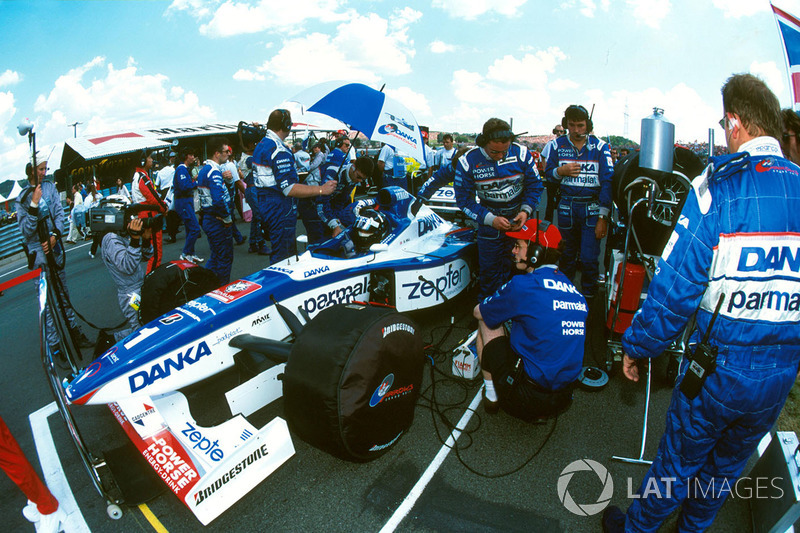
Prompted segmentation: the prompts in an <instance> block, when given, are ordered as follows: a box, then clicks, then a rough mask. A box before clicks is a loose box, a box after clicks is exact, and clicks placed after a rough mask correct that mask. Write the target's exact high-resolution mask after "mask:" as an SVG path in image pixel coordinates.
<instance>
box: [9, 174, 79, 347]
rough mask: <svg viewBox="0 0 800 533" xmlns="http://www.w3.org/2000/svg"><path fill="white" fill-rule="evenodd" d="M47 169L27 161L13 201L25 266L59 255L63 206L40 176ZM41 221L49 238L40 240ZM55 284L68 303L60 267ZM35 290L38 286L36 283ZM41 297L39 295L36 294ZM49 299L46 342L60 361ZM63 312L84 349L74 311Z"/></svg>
mask: <svg viewBox="0 0 800 533" xmlns="http://www.w3.org/2000/svg"><path fill="white" fill-rule="evenodd" d="M46 172H47V161H42V162H40V163H38V164H37V165H36V169H35V172H34V169H33V165H32V164H31V163H28V165H27V166H26V167H25V173H26V174H27V175H28V186H27V187H26V188H25V189H23V191H22V192H21V193H20V195H19V196H17V201H16V205H15V207H16V211H17V223H18V224H19V231H20V233H22V237H23V239H24V243H23V248H24V249H25V253H26V255H27V256H28V268H29V269H31V270H33V269H34V268H42V267H43V266H44V265H45V263H46V261H47V259H46V254H50V253H53V254H57V255H60V254H63V253H64V249H63V245H62V244H61V243H60V237H61V235H62V234H63V233H64V208H63V207H62V206H61V196H60V195H59V194H58V190H57V189H56V186H55V184H54V183H52V182H50V181H47V180H45V179H44V177H45V174H46ZM40 224H43V225H44V227H45V230H46V233H47V235H48V236H49V238H48V239H47V240H46V241H44V242H41V241H40V237H39V225H40ZM57 275H58V280H59V283H58V285H59V287H58V290H59V292H60V294H61V297H62V299H63V301H65V302H69V293H68V292H67V276H66V274H65V272H64V269H63V268H62V269H58V270H57ZM36 288H37V290H39V289H40V288H41V285H40V284H38V283H37V284H36ZM40 297H41V295H40ZM50 305H51V302H48V306H47V307H46V308H45V311H44V313H45V331H46V336H47V344H49V345H50V350H51V351H52V352H53V355H54V356H55V357H56V358H57V360H60V361H62V362H64V361H66V359H65V358H64V354H63V352H61V350H60V349H59V344H60V340H61V338H60V337H59V335H58V331H57V330H56V326H55V322H54V321H53V315H52V309H51V308H50ZM65 313H66V316H67V319H68V321H69V328H70V333H71V334H72V338H73V339H74V340H75V344H76V345H77V346H78V347H79V348H88V347H90V346H92V345H93V343H92V342H91V341H90V340H89V339H87V338H86V335H84V334H83V331H81V329H80V327H79V326H78V320H77V318H76V317H75V312H74V311H73V310H72V308H71V307H69V306H66V308H65Z"/></svg>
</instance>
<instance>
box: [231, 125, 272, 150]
mask: <svg viewBox="0 0 800 533" xmlns="http://www.w3.org/2000/svg"><path fill="white" fill-rule="evenodd" d="M236 134H237V135H238V136H239V139H241V141H242V146H243V147H244V146H245V145H247V144H251V143H252V144H258V143H259V142H261V139H263V138H264V137H266V136H267V127H266V126H262V125H261V124H258V125H256V124H250V123H249V122H245V121H243V120H242V121H240V122H239V126H238V129H237V130H236Z"/></svg>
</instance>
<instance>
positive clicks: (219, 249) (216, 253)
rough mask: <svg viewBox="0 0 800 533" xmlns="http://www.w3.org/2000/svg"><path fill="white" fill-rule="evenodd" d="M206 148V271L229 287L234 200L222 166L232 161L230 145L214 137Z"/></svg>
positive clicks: (201, 182) (202, 176)
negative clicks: (232, 206) (220, 166)
mask: <svg viewBox="0 0 800 533" xmlns="http://www.w3.org/2000/svg"><path fill="white" fill-rule="evenodd" d="M206 146H207V148H208V151H209V153H211V158H209V159H207V160H206V162H205V164H204V165H203V168H202V169H200V173H199V174H198V175H197V190H198V192H199V193H200V217H201V219H202V221H203V222H202V225H203V231H205V232H206V237H208V246H209V248H211V255H210V257H209V258H208V263H206V268H207V269H209V270H210V271H212V272H213V273H214V274H216V275H217V278H218V279H219V282H220V284H221V285H226V284H227V283H228V282H229V281H230V279H231V267H232V266H233V229H232V226H233V213H231V210H230V204H231V197H230V195H229V194H228V188H227V187H226V186H225V181H224V179H223V177H222V172H220V168H219V165H220V164H221V163H225V162H227V161H228V152H227V150H226V148H227V144H226V143H225V139H223V138H221V137H212V138H211V139H209V141H208V144H207V145H206Z"/></svg>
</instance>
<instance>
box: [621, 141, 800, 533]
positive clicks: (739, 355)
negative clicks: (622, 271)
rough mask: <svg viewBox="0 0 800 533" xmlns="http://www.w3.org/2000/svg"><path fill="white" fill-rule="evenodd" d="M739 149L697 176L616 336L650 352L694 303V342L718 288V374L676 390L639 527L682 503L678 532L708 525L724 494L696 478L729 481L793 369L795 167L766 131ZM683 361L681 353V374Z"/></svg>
mask: <svg viewBox="0 0 800 533" xmlns="http://www.w3.org/2000/svg"><path fill="white" fill-rule="evenodd" d="M740 150H741V152H739V153H736V154H732V155H728V156H722V157H715V158H712V159H711V163H710V165H709V166H708V167H707V168H706V170H705V171H704V173H703V174H702V175H701V176H699V177H698V178H696V179H695V180H694V181H693V182H692V189H693V190H692V191H691V192H690V193H689V195H688V197H687V199H686V203H685V205H684V207H683V211H682V212H681V215H680V217H679V218H678V221H677V224H676V226H675V230H674V232H673V233H672V236H671V237H670V239H669V241H668V243H667V245H666V247H665V249H664V252H663V255H662V257H661V260H660V261H659V263H658V269H657V275H656V277H655V278H654V279H653V281H652V283H650V286H649V289H648V296H647V299H646V300H645V302H644V304H643V306H642V308H641V309H640V310H639V311H638V312H637V313H636V315H635V317H634V319H633V323H632V325H631V327H630V328H629V329H628V330H627V331H626V332H625V335H624V336H623V338H622V344H623V348H624V350H625V352H626V353H627V354H628V355H629V356H631V357H633V358H644V357H656V356H658V355H659V354H661V353H662V352H663V351H664V350H665V349H666V348H667V347H668V345H669V343H670V342H671V341H672V340H673V339H675V338H677V337H678V336H679V335H680V334H681V333H682V332H683V330H684V328H685V327H686V325H687V323H688V322H689V319H690V318H691V316H692V315H693V314H694V313H695V310H697V315H696V322H697V327H696V330H695V331H694V333H693V335H692V342H699V340H700V339H701V338H702V336H703V335H704V334H705V332H706V331H707V330H708V325H709V322H710V320H711V317H712V315H713V312H714V309H715V307H716V305H717V301H718V299H719V297H720V295H722V294H724V295H725V300H724V302H723V305H722V307H721V311H720V314H719V316H718V317H717V319H716V322H715V324H714V327H713V329H712V331H711V336H710V344H711V345H713V346H716V347H717V348H718V350H719V354H718V356H717V367H716V371H715V372H713V373H712V374H710V375H709V376H708V378H707V379H706V381H705V384H704V386H703V388H702V390H701V392H700V394H699V395H698V396H697V397H695V398H694V399H693V400H689V399H687V398H686V396H685V395H684V394H683V393H682V392H680V390H679V385H676V387H675V391H674V392H673V395H672V401H671V403H670V407H669V411H668V412H667V426H666V429H665V431H664V436H663V437H662V439H661V442H660V444H659V449H658V455H657V457H656V460H655V461H654V462H653V465H652V467H651V468H650V471H649V472H648V473H647V475H646V476H645V479H644V480H643V481H642V488H641V489H640V494H641V493H642V492H641V491H644V489H645V487H648V488H652V487H653V486H656V485H657V486H658V488H659V490H660V496H657V497H655V496H654V497H648V498H645V497H642V498H639V499H634V500H633V504H632V505H631V507H630V508H629V509H628V513H627V527H628V528H635V529H636V530H637V531H655V530H656V529H657V528H658V524H660V523H661V521H663V520H664V519H665V518H666V517H667V516H668V515H669V514H670V513H671V512H672V511H673V510H674V509H675V508H676V507H677V506H678V505H681V503H682V510H681V524H680V528H681V530H687V531H688V530H691V531H702V530H703V529H705V528H707V527H708V526H709V525H710V524H711V522H712V521H713V519H714V517H715V516H716V513H717V511H718V510H719V508H720V507H721V506H722V504H723V502H724V500H725V497H726V496H727V495H728V492H724V491H723V492H722V493H721V497H712V495H711V494H703V493H702V492H698V491H696V490H695V485H698V486H702V487H703V490H705V491H707V490H708V489H707V488H708V487H710V486H711V484H712V483H713V484H714V485H715V486H716V487H717V490H716V491H715V493H714V496H720V491H719V490H718V489H719V487H722V486H728V487H733V486H734V484H735V480H736V478H737V477H738V476H739V475H740V473H741V471H742V469H743V468H744V466H745V463H746V462H747V460H748V458H749V457H750V456H751V455H752V453H753V451H754V450H755V448H756V445H757V443H758V442H759V441H760V440H761V438H762V437H763V436H764V435H765V434H766V432H767V431H769V430H770V428H771V427H772V426H773V424H774V422H775V420H776V419H777V417H778V414H779V413H780V411H781V408H782V406H783V403H784V401H785V399H786V396H787V394H788V392H789V390H790V389H791V387H792V384H793V383H794V381H795V379H796V376H797V371H798V362H800V167H798V166H797V165H795V164H794V163H791V162H790V161H788V160H787V159H785V158H784V157H782V155H781V152H780V146H779V144H778V142H777V141H776V140H775V139H773V138H771V137H758V138H756V139H753V140H751V141H749V142H747V143H745V144H744V145H742V146H741V147H740ZM687 365H688V362H687V360H686V359H684V361H683V362H682V363H681V369H680V374H679V378H678V382H679V383H680V382H681V381H682V380H683V376H684V375H685V373H686V368H687ZM670 478H672V479H674V482H673V483H672V486H671V490H670V493H671V495H672V497H671V498H667V497H666V496H665V494H667V492H665V491H666V487H665V482H664V480H666V479H670ZM687 479H689V481H690V485H689V486H687ZM694 480H696V483H695V482H694ZM689 491H691V494H690V497H689V498H688V499H685V498H686V497H687V494H689ZM654 492H657V491H653V490H650V494H653V493H654ZM684 499H685V501H683V502H681V500H684Z"/></svg>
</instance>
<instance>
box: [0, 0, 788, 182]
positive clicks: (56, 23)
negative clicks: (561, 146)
mask: <svg viewBox="0 0 800 533" xmlns="http://www.w3.org/2000/svg"><path fill="white" fill-rule="evenodd" d="M776 5H778V6H779V7H781V8H782V9H784V10H786V11H789V12H790V13H794V14H796V15H800V0H784V1H780V0H776ZM0 31H1V32H2V35H3V39H2V42H0V57H2V58H3V59H2V61H0V180H2V179H7V178H21V177H22V176H23V172H22V171H23V167H24V162H25V161H26V160H27V157H28V154H27V150H28V147H27V142H26V141H25V139H23V138H22V137H20V136H19V135H18V134H17V131H16V126H17V124H19V122H20V121H21V120H23V119H25V118H29V119H30V120H31V121H33V122H34V123H35V124H36V131H37V132H38V136H37V142H38V143H39V145H40V146H44V145H48V144H52V143H57V142H61V141H64V140H65V139H66V138H68V137H71V136H72V133H73V129H72V127H70V126H68V124H70V123H72V122H75V121H78V122H82V124H80V125H79V126H78V134H79V135H90V134H91V135H95V134H102V133H109V132H114V131H119V130H124V129H128V128H136V127H141V126H153V125H178V124H187V123H208V122H232V123H235V122H238V121H239V120H248V121H252V120H259V121H262V122H263V121H264V120H265V118H266V116H267V114H268V113H269V111H270V110H272V109H274V108H275V107H277V106H279V105H281V104H282V103H283V102H284V101H285V100H286V99H288V98H290V97H291V96H293V95H295V94H297V93H299V92H300V91H301V90H303V89H305V88H307V87H309V86H311V85H314V84H316V83H320V82H323V81H328V80H332V79H346V80H352V81H360V82H364V83H367V84H369V85H372V86H374V87H376V88H379V87H380V86H381V85H382V84H384V83H385V84H386V89H385V91H386V92H387V93H388V94H390V95H391V96H393V97H395V98H397V99H398V100H400V101H401V102H402V103H404V104H405V105H406V106H407V107H408V108H409V109H411V110H412V111H413V112H414V114H415V115H416V118H417V120H418V121H419V123H420V124H426V125H428V126H430V127H431V129H433V130H444V131H460V132H474V131H478V130H480V128H481V125H482V124H483V122H484V121H485V120H486V119H488V118H490V117H492V116H499V117H501V118H505V119H509V118H513V121H514V129H515V130H516V131H528V132H531V133H534V134H544V133H548V132H549V131H550V130H551V129H552V127H553V125H554V124H555V123H556V122H558V121H559V120H560V117H561V115H562V113H563V111H564V109H565V108H566V107H567V106H568V105H570V104H572V103H580V104H582V105H584V106H586V107H587V108H591V106H592V105H593V104H594V105H595V111H594V123H595V130H596V132H597V133H598V134H601V135H606V134H617V135H622V134H624V133H625V127H626V125H625V111H626V109H627V113H628V117H629V118H628V122H627V136H628V137H629V138H632V139H634V140H637V141H638V139H639V128H640V120H641V119H642V118H643V117H645V116H648V115H649V114H650V113H651V112H652V108H653V107H654V106H658V107H661V108H664V109H665V110H666V117H667V118H668V119H669V120H670V121H672V122H674V123H675V125H676V136H677V138H678V139H679V140H684V141H690V140H695V139H698V140H705V139H707V137H708V128H709V127H713V126H714V125H715V124H716V122H717V121H718V120H719V118H720V117H721V115H722V105H721V102H720V96H719V89H720V86H721V85H722V83H723V82H724V81H725V79H726V78H727V77H728V76H729V75H730V74H732V73H734V72H752V73H754V74H757V75H759V76H761V77H762V78H763V79H764V80H765V81H766V82H767V83H768V84H769V85H770V87H771V88H772V89H773V90H774V91H775V93H776V94H777V95H778V98H779V99H780V101H781V104H782V105H783V106H784V107H788V106H789V105H790V102H789V90H788V82H787V78H786V67H785V63H784V59H783V52H782V49H781V42H780V38H779V36H778V32H777V28H776V24H775V20H774V17H773V15H772V12H771V10H770V8H769V2H768V1H767V0H709V1H703V0H554V1H552V2H542V1H538V2H534V1H533V0H506V1H504V2H500V1H497V0H491V1H490V0H460V1H458V2H454V1H450V0H432V1H428V2H421V1H414V0H412V1H410V2H390V1H387V0H383V1H381V0H361V1H359V2H353V1H349V2H348V1H347V0H338V1H337V0H292V1H289V2H286V1H281V2H277V1H273V0H269V1H258V0H247V1H236V0H228V1H224V2H223V1H219V0H209V1H207V0H175V1H174V2H160V1H148V2H128V1H115V2H100V1H91V2H82V1H69V2H55V1H47V0H44V1H35V2H34V1H4V2H0ZM720 134H721V130H719V129H718V130H717V138H718V141H719V139H720V137H721V135H720ZM51 166H53V165H52V164H51Z"/></svg>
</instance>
